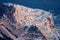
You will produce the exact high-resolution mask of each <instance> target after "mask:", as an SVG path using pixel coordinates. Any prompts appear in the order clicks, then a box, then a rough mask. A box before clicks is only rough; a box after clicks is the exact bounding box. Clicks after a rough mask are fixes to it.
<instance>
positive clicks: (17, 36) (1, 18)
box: [0, 3, 60, 40]
mask: <svg viewBox="0 0 60 40" xmlns="http://www.w3.org/2000/svg"><path fill="white" fill-rule="evenodd" d="M0 37H1V39H2V40H59V37H60V35H59V33H58V30H57V29H56V28H55V25H54V20H53V15H52V13H50V12H47V11H44V10H41V9H33V8H29V7H26V6H22V5H18V4H12V3H3V4H0Z"/></svg>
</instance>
